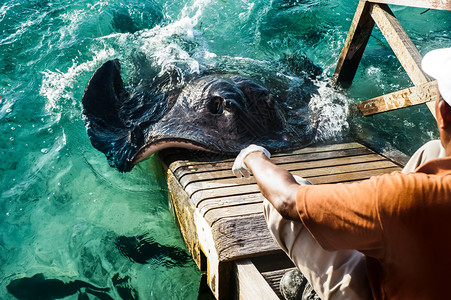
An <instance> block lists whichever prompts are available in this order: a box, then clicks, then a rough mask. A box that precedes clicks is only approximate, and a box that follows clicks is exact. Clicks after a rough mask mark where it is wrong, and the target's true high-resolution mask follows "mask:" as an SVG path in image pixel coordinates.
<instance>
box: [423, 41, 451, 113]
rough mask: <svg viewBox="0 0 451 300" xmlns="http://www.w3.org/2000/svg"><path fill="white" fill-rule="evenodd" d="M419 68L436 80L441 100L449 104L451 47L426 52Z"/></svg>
mask: <svg viewBox="0 0 451 300" xmlns="http://www.w3.org/2000/svg"><path fill="white" fill-rule="evenodd" d="M421 68H422V69H423V71H424V72H426V73H427V74H428V75H429V76H431V77H433V78H434V79H436V80H437V85H438V90H439V91H440V94H441V95H442V97H443V100H445V101H446V103H448V104H449V105H450V106H451V48H442V49H436V50H432V51H430V52H428V53H427V54H426V55H425V56H424V57H423V60H422V62H421Z"/></svg>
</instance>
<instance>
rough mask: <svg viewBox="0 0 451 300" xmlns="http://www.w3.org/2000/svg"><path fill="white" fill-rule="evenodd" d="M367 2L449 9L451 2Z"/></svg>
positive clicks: (405, 0)
mask: <svg viewBox="0 0 451 300" xmlns="http://www.w3.org/2000/svg"><path fill="white" fill-rule="evenodd" d="M368 2H373V3H385V4H394V5H403V6H412V7H420V8H432V9H440V10H451V2H450V1H449V0H414V1H412V0H370V1H368Z"/></svg>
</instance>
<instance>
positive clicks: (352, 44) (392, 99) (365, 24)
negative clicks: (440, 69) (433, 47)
mask: <svg viewBox="0 0 451 300" xmlns="http://www.w3.org/2000/svg"><path fill="white" fill-rule="evenodd" d="M387 4H394V5H404V6H412V7H422V8H430V9H440V10H448V11H451V0H375V1H366V0H361V1H360V2H359V5H358V6H357V9H356V12H355V15H354V19H353V20H352V23H351V28H350V29H349V32H348V36H347V38H346V41H345V44H344V46H343V50H342V52H341V55H340V58H339V60H338V63H337V67H336V69H335V72H334V75H333V77H332V81H333V82H334V83H335V84H339V85H341V86H342V87H345V88H346V87H349V86H350V85H351V83H352V80H353V79H354V76H355V73H356V71H357V68H358V66H359V63H360V60H361V58H362V55H363V52H364V50H365V47H366V45H367V43H368V40H369V38H370V36H371V32H372V31H373V28H374V25H375V24H376V25H377V26H378V27H379V29H380V30H381V32H382V34H383V35H384V37H385V39H386V40H387V42H388V43H389V45H390V47H391V48H392V50H393V52H394V53H395V54H396V57H397V58H398V60H399V61H400V63H401V65H402V66H403V68H404V70H405V71H406V72H407V75H408V76H409V77H410V79H411V80H412V82H413V84H414V85H415V86H413V87H410V88H407V89H404V90H401V91H397V92H393V93H391V94H387V95H383V96H380V97H376V98H373V99H370V100H366V101H363V102H360V103H358V104H357V107H358V108H359V109H360V111H361V112H362V114H363V115H366V116H367V115H372V114H376V113H380V112H384V111H389V110H393V109H398V108H403V107H408V106H411V105H417V104H421V103H426V104H427V105H428V107H429V109H430V110H431V112H432V114H433V115H434V117H435V110H434V101H435V100H436V99H437V83H436V81H434V80H433V79H432V78H431V77H430V76H428V75H427V74H425V73H424V72H423V71H422V70H421V59H422V57H421V55H420V53H419V52H418V49H417V48H416V47H415V45H414V44H413V43H412V41H411V40H410V38H409V36H408V35H407V33H406V32H405V31H404V29H403V28H402V26H401V24H400V23H399V22H398V20H397V19H396V17H395V16H394V14H393V12H392V11H391V10H390V8H389V7H388V5H387Z"/></svg>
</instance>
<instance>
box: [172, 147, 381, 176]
mask: <svg viewBox="0 0 451 300" xmlns="http://www.w3.org/2000/svg"><path fill="white" fill-rule="evenodd" d="M365 154H374V152H373V151H371V150H369V149H366V148H354V149H343V150H336V151H322V152H311V153H310V152H309V153H304V154H302V153H291V154H290V155H284V156H272V158H271V160H272V161H273V162H274V163H275V164H288V163H296V162H305V161H319V160H324V159H329V158H339V157H352V156H358V155H365ZM232 166H233V161H230V162H224V163H215V164H202V165H187V166H182V165H180V166H179V167H178V168H177V170H176V171H175V173H174V174H175V176H177V178H178V179H179V180H181V182H183V183H185V182H190V179H189V178H190V177H193V176H194V177H195V176H197V174H199V173H205V174H208V173H207V172H212V171H213V172H221V171H225V172H226V173H224V174H227V175H226V177H227V176H230V174H232V173H231V170H232ZM185 176H186V177H187V178H186V179H185V178H184V177H185ZM199 176H202V175H200V174H199ZM205 176H208V175H205Z"/></svg>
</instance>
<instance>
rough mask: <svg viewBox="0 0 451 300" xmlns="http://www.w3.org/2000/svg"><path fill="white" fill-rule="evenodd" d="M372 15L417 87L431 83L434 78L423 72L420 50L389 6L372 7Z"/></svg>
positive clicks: (376, 5)
mask: <svg viewBox="0 0 451 300" xmlns="http://www.w3.org/2000/svg"><path fill="white" fill-rule="evenodd" d="M370 14H371V17H372V18H373V19H374V21H375V22H376V24H377V26H378V27H379V29H380V30H381V32H382V34H383V35H384V37H385V38H386V40H387V42H388V43H389V44H390V47H391V48H392V50H393V52H394V53H395V54H396V56H397V57H398V60H399V61H400V63H401V65H402V66H403V67H404V70H406V72H407V75H409V77H410V79H411V80H412V82H413V83H414V84H415V85H420V84H423V83H426V82H428V81H431V80H432V78H430V77H429V76H427V75H426V74H425V73H423V71H422V70H421V60H422V57H421V55H420V53H419V52H418V49H417V48H416V47H415V45H414V44H413V43H412V41H411V40H410V38H409V36H408V35H407V33H406V32H405V31H404V29H403V28H402V26H401V24H399V21H398V20H397V19H396V17H395V16H394V15H393V13H392V11H391V10H390V8H389V7H388V5H386V4H381V5H378V4H374V5H372V6H371V8H370Z"/></svg>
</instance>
